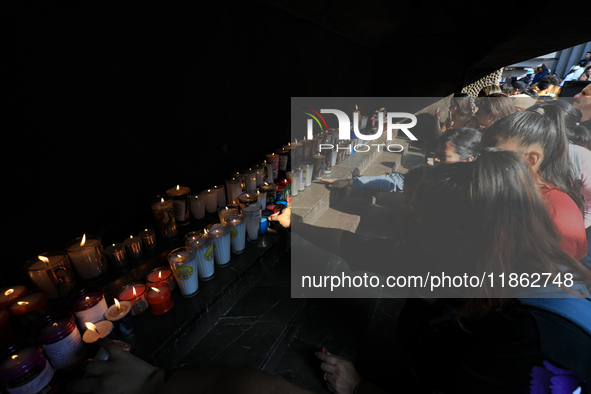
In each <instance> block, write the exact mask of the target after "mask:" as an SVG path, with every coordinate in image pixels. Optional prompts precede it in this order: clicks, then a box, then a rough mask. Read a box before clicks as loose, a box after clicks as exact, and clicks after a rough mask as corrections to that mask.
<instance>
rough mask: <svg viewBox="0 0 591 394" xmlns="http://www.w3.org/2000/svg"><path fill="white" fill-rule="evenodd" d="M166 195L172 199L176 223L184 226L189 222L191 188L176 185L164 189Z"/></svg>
mask: <svg viewBox="0 0 591 394" xmlns="http://www.w3.org/2000/svg"><path fill="white" fill-rule="evenodd" d="M166 196H167V197H169V198H170V199H171V200H172V206H173V209H174V218H175V220H176V222H177V223H178V224H180V225H181V226H184V225H186V224H189V223H190V222H191V208H190V207H191V202H190V201H189V198H190V196H191V189H189V188H188V187H182V186H180V185H176V188H174V187H173V188H171V189H168V190H167V191H166Z"/></svg>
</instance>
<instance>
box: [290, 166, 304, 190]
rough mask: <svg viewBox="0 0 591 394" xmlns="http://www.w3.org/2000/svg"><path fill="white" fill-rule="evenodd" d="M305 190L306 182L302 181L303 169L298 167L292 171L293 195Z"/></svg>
mask: <svg viewBox="0 0 591 394" xmlns="http://www.w3.org/2000/svg"><path fill="white" fill-rule="evenodd" d="M303 190H304V184H303V183H302V169H301V168H296V169H294V170H293V171H292V172H291V195H292V196H297V195H298V192H301V191H303Z"/></svg>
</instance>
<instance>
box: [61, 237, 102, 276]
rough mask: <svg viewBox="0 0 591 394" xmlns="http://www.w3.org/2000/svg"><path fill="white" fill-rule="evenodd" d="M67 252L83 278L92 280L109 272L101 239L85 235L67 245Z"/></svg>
mask: <svg viewBox="0 0 591 394" xmlns="http://www.w3.org/2000/svg"><path fill="white" fill-rule="evenodd" d="M66 251H67V252H68V256H70V260H72V264H74V268H75V269H76V271H77V272H78V274H79V275H80V276H81V277H82V278H84V279H92V278H96V277H97V276H100V275H102V274H104V273H105V272H107V260H106V258H105V254H104V251H103V246H102V245H101V239H100V237H98V236H88V237H86V234H84V235H83V236H82V237H81V238H76V239H75V240H73V241H70V242H69V243H68V244H66Z"/></svg>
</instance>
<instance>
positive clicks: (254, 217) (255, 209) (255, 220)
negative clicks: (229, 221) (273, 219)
mask: <svg viewBox="0 0 591 394" xmlns="http://www.w3.org/2000/svg"><path fill="white" fill-rule="evenodd" d="M261 211H262V207H261V206H260V205H259V204H253V205H249V206H247V207H244V209H242V214H243V215H244V220H245V221H246V234H247V239H248V240H249V241H250V242H257V241H258V239H259V230H260V228H261V227H260V226H261Z"/></svg>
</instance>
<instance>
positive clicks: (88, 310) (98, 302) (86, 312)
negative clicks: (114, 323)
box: [72, 287, 107, 331]
mask: <svg viewBox="0 0 591 394" xmlns="http://www.w3.org/2000/svg"><path fill="white" fill-rule="evenodd" d="M73 299H74V300H75V301H74V302H73V304H72V312H74V315H76V318H77V319H78V323H79V325H80V327H81V328H82V330H83V331H86V325H85V323H96V322H98V321H101V320H104V319H105V312H106V311H107V300H105V294H104V292H103V289H102V288H100V287H87V288H84V289H82V290H80V291H79V292H78V293H77V294H75V295H74V297H73Z"/></svg>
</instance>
